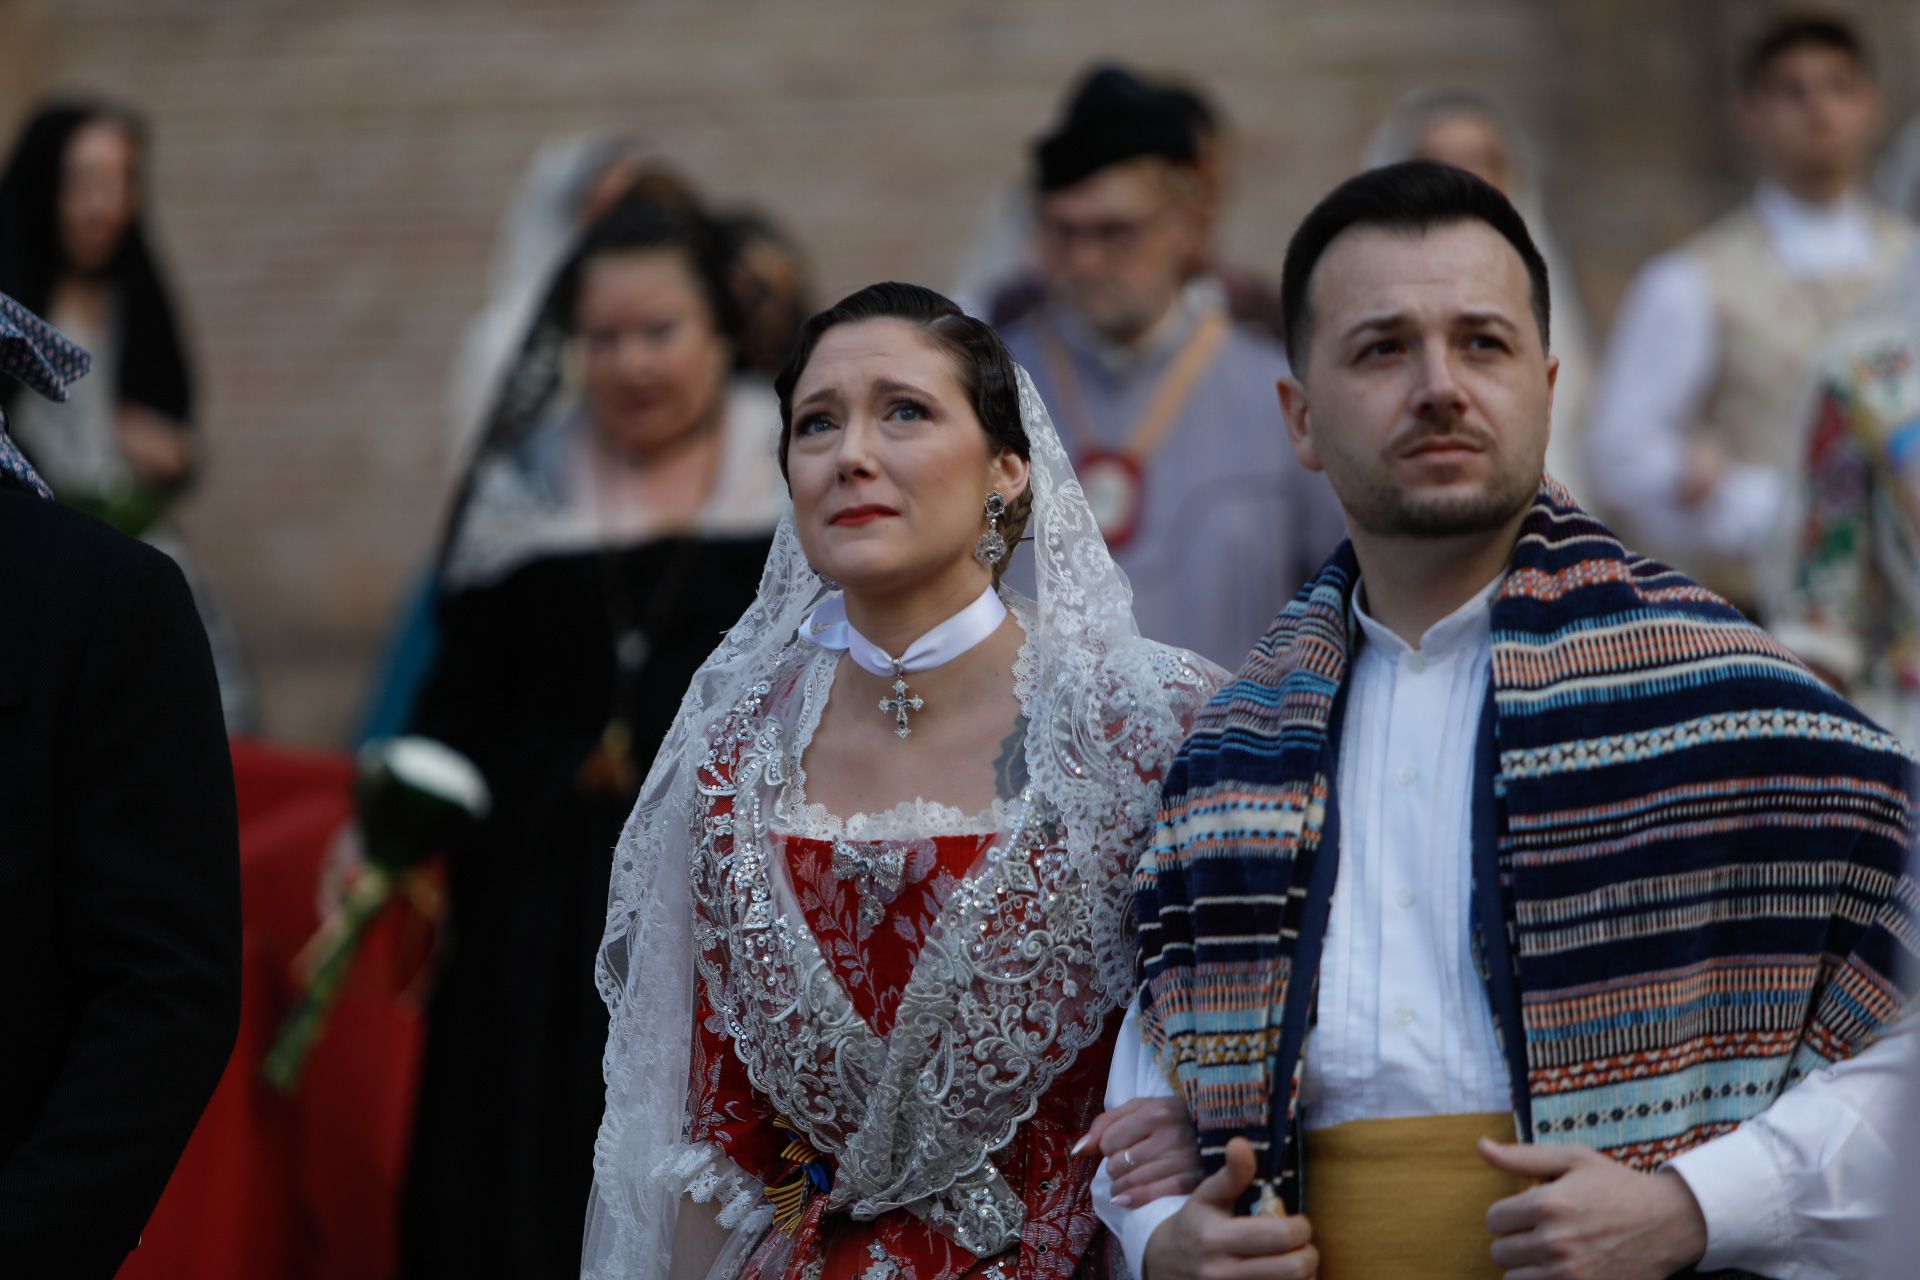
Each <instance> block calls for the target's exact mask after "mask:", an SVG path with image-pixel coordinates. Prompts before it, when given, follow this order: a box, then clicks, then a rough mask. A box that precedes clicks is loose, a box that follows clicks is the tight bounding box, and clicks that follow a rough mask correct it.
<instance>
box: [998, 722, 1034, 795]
mask: <svg viewBox="0 0 1920 1280" xmlns="http://www.w3.org/2000/svg"><path fill="white" fill-rule="evenodd" d="M993 786H994V792H995V794H996V795H998V796H999V798H1000V799H1002V800H1011V799H1013V798H1014V797H1015V796H1017V795H1019V794H1020V793H1021V792H1022V791H1024V790H1026V786H1027V718H1026V717H1025V716H1021V717H1020V718H1019V719H1017V720H1015V721H1014V722H1013V732H1012V733H1009V734H1008V735H1007V736H1006V739H1005V740H1004V741H1002V742H1001V744H1000V754H999V755H998V756H997V757H996V758H995V759H994V762H993Z"/></svg>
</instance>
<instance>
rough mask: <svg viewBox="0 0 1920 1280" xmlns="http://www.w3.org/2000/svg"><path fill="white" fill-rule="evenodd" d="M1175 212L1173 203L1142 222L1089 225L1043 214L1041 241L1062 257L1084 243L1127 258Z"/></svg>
mask: <svg viewBox="0 0 1920 1280" xmlns="http://www.w3.org/2000/svg"><path fill="white" fill-rule="evenodd" d="M1172 209H1173V202H1172V201H1170V200H1169V201H1167V202H1166V203H1164V204H1162V205H1161V206H1160V207H1159V208H1158V209H1155V210H1154V211H1153V212H1152V213H1149V214H1145V215H1143V216H1141V217H1138V218H1100V219H1097V220H1092V221H1088V222H1072V221H1069V220H1067V219H1064V218H1058V217H1051V216H1048V215H1046V214H1042V215H1041V217H1040V238H1041V240H1042V242H1043V243H1044V244H1045V246H1046V248H1047V249H1049V250H1051V251H1054V252H1058V253H1067V252H1070V251H1071V250H1072V249H1073V247H1074V245H1076V244H1080V243H1084V244H1086V245H1088V246H1090V247H1091V248H1094V249H1097V250H1099V251H1100V252H1101V253H1103V254H1127V253H1131V252H1133V251H1134V250H1135V249H1138V248H1139V247H1140V244H1141V242H1142V241H1144V240H1145V239H1146V238H1147V233H1148V232H1150V231H1152V230H1153V228H1154V226H1155V225H1156V224H1157V223H1159V222H1161V221H1163V220H1164V219H1165V218H1166V216H1167V214H1168V213H1170V212H1171V211H1172Z"/></svg>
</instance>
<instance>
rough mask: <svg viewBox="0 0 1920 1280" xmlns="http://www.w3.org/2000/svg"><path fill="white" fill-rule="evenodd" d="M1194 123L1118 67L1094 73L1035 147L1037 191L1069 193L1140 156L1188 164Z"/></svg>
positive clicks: (1163, 94)
mask: <svg viewBox="0 0 1920 1280" xmlns="http://www.w3.org/2000/svg"><path fill="white" fill-rule="evenodd" d="M1196 154H1197V147H1196V142H1195V138H1194V136H1193V117H1192V115H1191V113H1190V112H1188V111H1186V110H1184V109H1183V107H1182V104H1181V103H1180V101H1179V100H1178V99H1177V98H1176V97H1175V96H1174V95H1173V94H1172V93H1170V92H1168V91H1167V90H1165V89H1162V88H1159V87H1158V86H1156V85H1153V84H1149V83H1148V82H1147V81H1145V80H1142V79H1141V78H1140V77H1139V76H1136V75H1134V74H1133V73H1132V72H1131V71H1126V70H1123V69H1121V68H1120V67H1095V68H1094V69H1093V70H1091V71H1089V72H1088V73H1087V75H1086V77H1085V78H1084V79H1083V80H1081V82H1080V85H1079V87H1078V88H1077V89H1075V90H1074V92H1073V96H1072V97H1070V98H1069V99H1068V100H1067V111H1066V118H1065V119H1064V120H1062V121H1061V122H1060V125H1059V127H1058V128H1056V129H1055V130H1054V131H1053V132H1052V133H1050V134H1048V135H1047V136H1046V137H1044V138H1042V139H1040V141H1039V142H1037V143H1035V144H1034V148H1033V158H1034V169H1035V177H1036V179H1037V181H1038V184H1039V187H1040V190H1042V191H1058V190H1060V189H1061V188H1063V187H1070V186H1072V185H1073V184H1074V183H1076V182H1079V181H1080V180H1081V179H1083V178H1086V177H1088V176H1089V175H1091V174H1095V173H1098V172H1099V171H1100V170H1102V169H1104V168H1106V167H1107V166H1109V165H1115V164H1119V163H1120V162H1121V161H1123V160H1132V159H1135V158H1137V157H1139V156H1161V157H1163V158H1165V159H1167V160H1171V161H1173V162H1174V163H1175V164H1192V163H1193V162H1194V158H1195V156H1196Z"/></svg>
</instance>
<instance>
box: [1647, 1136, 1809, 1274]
mask: <svg viewBox="0 0 1920 1280" xmlns="http://www.w3.org/2000/svg"><path fill="white" fill-rule="evenodd" d="M1666 1167H1667V1168H1669V1169H1671V1170H1673V1171H1674V1172H1675V1173H1677V1174H1679V1175H1680V1177H1681V1179H1682V1180H1683V1181H1685V1182H1686V1184H1687V1190H1689V1191H1691V1192H1693V1198H1694V1200H1695V1201H1696V1202H1698V1203H1699V1205H1700V1215H1701V1216H1702V1217H1703V1218H1705V1219H1706V1221H1707V1252H1706V1254H1705V1255H1704V1256H1702V1257H1701V1259H1700V1262H1699V1264H1698V1266H1699V1270H1701V1271H1722V1270H1734V1269H1738V1270H1751V1269H1754V1268H1755V1267H1756V1266H1766V1265H1768V1264H1770V1263H1772V1262H1773V1261H1775V1260H1776V1259H1778V1258H1779V1257H1780V1256H1781V1252H1782V1250H1783V1249H1784V1247H1785V1245H1786V1244H1787V1242H1788V1241H1787V1237H1788V1235H1789V1233H1790V1227H1791V1218H1790V1215H1789V1213H1788V1205H1787V1200H1788V1188H1787V1181H1786V1179H1785V1178H1784V1177H1783V1176H1782V1175H1781V1173H1780V1169H1779V1166H1778V1165H1777V1164H1776V1163H1775V1162H1774V1158H1773V1153H1772V1152H1771V1151H1770V1150H1768V1148H1767V1143H1766V1141H1765V1140H1764V1139H1763V1138H1761V1136H1760V1135H1759V1134H1758V1133H1756V1132H1754V1131H1753V1130H1752V1129H1749V1128H1747V1127H1746V1126H1744V1125H1743V1126H1742V1127H1740V1128H1738V1129H1735V1130H1734V1131H1733V1132H1732V1133H1723V1134H1721V1135H1720V1136H1719V1137H1717V1138H1715V1139H1714V1140H1713V1141H1712V1142H1707V1143H1703V1144H1701V1145H1700V1146H1697V1147H1695V1148H1694V1149H1693V1150H1691V1151H1689V1152H1686V1153H1685V1154H1683V1155H1678V1156H1675V1157H1674V1158H1673V1159H1672V1160H1669V1161H1668V1162H1667V1166H1666Z"/></svg>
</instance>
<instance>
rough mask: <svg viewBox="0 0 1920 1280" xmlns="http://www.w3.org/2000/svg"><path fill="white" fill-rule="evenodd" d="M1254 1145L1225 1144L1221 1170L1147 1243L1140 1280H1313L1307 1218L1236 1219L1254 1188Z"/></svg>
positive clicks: (1316, 1258)
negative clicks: (1237, 1209)
mask: <svg viewBox="0 0 1920 1280" xmlns="http://www.w3.org/2000/svg"><path fill="white" fill-rule="evenodd" d="M1253 1169H1254V1161H1253V1144H1252V1143H1250V1142H1248V1141H1247V1140H1246V1139H1245V1138H1235V1139H1234V1140H1233V1141H1232V1142H1229V1143H1228V1144H1227V1163H1226V1167H1225V1168H1223V1169H1221V1170H1220V1171H1219V1172H1218V1173H1216V1174H1214V1175H1213V1176H1212V1177H1210V1178H1208V1179H1207V1180H1206V1181H1205V1182H1202V1183H1201V1184H1200V1185H1199V1186H1198V1187H1197V1188H1195V1189H1194V1193H1193V1198H1192V1199H1190V1200H1188V1201H1187V1202H1186V1204H1184V1205H1182V1206H1181V1207H1180V1211H1179V1212H1178V1213H1176V1214H1174V1215H1173V1216H1172V1217H1171V1218H1168V1219H1167V1220H1166V1221H1165V1222H1163V1223H1161V1224H1160V1226H1159V1227H1158V1228H1156V1229H1155V1231H1154V1233H1153V1237H1152V1238H1151V1239H1149V1240H1148V1241H1147V1254H1146V1257H1145V1259H1144V1260H1143V1261H1144V1265H1145V1270H1146V1273H1147V1274H1146V1275H1145V1276H1144V1277H1143V1280H1313V1277H1314V1276H1316V1275H1318V1274H1319V1271H1320V1254H1319V1251H1318V1250H1316V1249H1315V1248H1314V1247H1313V1243H1312V1241H1313V1227H1312V1224H1310V1223H1309V1222H1308V1221H1307V1220H1306V1218H1304V1217H1301V1216H1298V1215H1296V1216H1294V1217H1291V1218H1271V1217H1251V1218H1242V1217H1238V1216H1236V1215H1235V1213H1234V1211H1233V1206H1234V1203H1235V1202H1236V1201H1237V1200H1239V1199H1240V1195H1241V1193H1242V1192H1244V1191H1245V1190H1246V1189H1247V1188H1248V1187H1249V1186H1251V1185H1253Z"/></svg>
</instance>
